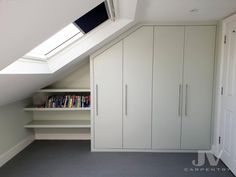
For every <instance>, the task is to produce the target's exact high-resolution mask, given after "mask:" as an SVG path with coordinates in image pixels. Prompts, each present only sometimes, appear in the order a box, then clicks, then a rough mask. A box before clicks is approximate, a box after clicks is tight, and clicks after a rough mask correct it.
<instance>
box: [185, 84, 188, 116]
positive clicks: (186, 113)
mask: <svg viewBox="0 0 236 177" xmlns="http://www.w3.org/2000/svg"><path fill="white" fill-rule="evenodd" d="M187 115H188V84H186V90H185V116H187Z"/></svg>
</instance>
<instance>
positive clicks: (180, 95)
mask: <svg viewBox="0 0 236 177" xmlns="http://www.w3.org/2000/svg"><path fill="white" fill-rule="evenodd" d="M181 97H182V85H181V84H179V108H178V115H179V116H182V109H181V108H182V106H181V105H182V103H181V102H182V99H181Z"/></svg>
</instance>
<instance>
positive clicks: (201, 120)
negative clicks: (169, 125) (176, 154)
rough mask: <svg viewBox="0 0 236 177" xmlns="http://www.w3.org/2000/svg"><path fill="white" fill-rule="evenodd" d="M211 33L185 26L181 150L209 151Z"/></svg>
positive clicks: (211, 30) (212, 29) (204, 28)
mask: <svg viewBox="0 0 236 177" xmlns="http://www.w3.org/2000/svg"><path fill="white" fill-rule="evenodd" d="M215 30H216V27H215V26H187V27H185V49H184V51H185V52H184V83H183V86H184V89H183V98H184V100H183V110H182V111H183V118H182V137H181V148H182V149H210V145H211V128H210V127H211V113H212V89H213V68H214V49H215Z"/></svg>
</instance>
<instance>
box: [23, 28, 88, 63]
mask: <svg viewBox="0 0 236 177" xmlns="http://www.w3.org/2000/svg"><path fill="white" fill-rule="evenodd" d="M83 35H84V34H83V33H82V32H81V31H80V30H79V28H78V27H77V26H75V25H74V24H73V23H71V24H69V25H68V26H66V27H65V28H63V29H62V30H61V31H59V32H58V33H56V34H55V35H53V36H52V37H50V38H49V39H47V40H46V41H45V42H43V43H41V44H40V45H38V46H37V47H35V48H34V49H33V50H31V51H30V52H29V53H27V54H26V55H25V56H24V58H29V59H32V58H34V59H39V60H47V59H48V58H49V57H50V56H52V55H53V54H55V53H57V52H58V51H60V50H61V49H63V48H64V47H65V46H67V45H69V44H70V43H72V42H74V41H75V40H77V39H79V38H80V37H82V36H83Z"/></svg>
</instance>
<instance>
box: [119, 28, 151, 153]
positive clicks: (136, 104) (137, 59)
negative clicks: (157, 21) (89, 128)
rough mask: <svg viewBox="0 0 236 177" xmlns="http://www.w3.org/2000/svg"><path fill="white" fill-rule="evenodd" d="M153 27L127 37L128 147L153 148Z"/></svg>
mask: <svg viewBox="0 0 236 177" xmlns="http://www.w3.org/2000/svg"><path fill="white" fill-rule="evenodd" d="M152 62H153V27H149V26H148V27H147V26H145V27H142V28H140V29H138V30H136V31H135V32H133V33H132V34H131V35H129V36H128V37H127V38H125V39H124V86H123V93H124V97H123V100H124V104H123V105H124V108H123V110H124V118H123V146H124V148H134V149H135V148H136V149H138V148H143V149H147V148H148V149H150V148H151V102H152V101H151V100H152Z"/></svg>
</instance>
